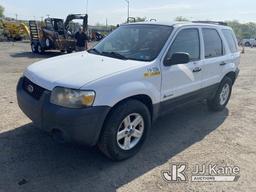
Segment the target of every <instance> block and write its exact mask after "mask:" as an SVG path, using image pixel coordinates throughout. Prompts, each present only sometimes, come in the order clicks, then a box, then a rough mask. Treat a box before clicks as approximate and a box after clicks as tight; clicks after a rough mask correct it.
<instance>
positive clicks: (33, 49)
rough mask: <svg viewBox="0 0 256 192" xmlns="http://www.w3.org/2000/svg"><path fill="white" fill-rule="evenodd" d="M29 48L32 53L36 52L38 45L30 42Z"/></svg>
mask: <svg viewBox="0 0 256 192" xmlns="http://www.w3.org/2000/svg"><path fill="white" fill-rule="evenodd" d="M31 50H32V52H33V53H38V47H37V45H36V44H35V43H31Z"/></svg>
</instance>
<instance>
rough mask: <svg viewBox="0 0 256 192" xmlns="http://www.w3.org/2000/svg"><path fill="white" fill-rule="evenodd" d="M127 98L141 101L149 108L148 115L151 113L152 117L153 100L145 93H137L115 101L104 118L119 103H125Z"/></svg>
mask: <svg viewBox="0 0 256 192" xmlns="http://www.w3.org/2000/svg"><path fill="white" fill-rule="evenodd" d="M128 100H137V101H140V102H141V103H143V104H144V105H145V106H146V107H147V108H148V110H149V112H150V115H151V119H152V118H153V115H154V109H153V102H152V99H151V97H150V96H148V95H146V94H138V95H133V96H130V97H127V98H124V99H122V100H120V101H119V102H117V103H116V104H115V105H114V106H113V107H111V110H110V111H109V112H108V114H107V116H106V118H105V121H106V119H107V118H108V117H109V115H111V112H112V111H113V110H114V109H115V108H116V107H117V106H118V105H120V104H121V103H125V102H126V101H128ZM104 123H105V122H104Z"/></svg>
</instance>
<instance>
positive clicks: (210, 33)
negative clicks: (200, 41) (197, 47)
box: [203, 29, 224, 58]
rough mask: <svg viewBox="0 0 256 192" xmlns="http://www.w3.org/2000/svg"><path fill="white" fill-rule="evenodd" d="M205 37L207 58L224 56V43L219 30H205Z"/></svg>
mask: <svg viewBox="0 0 256 192" xmlns="http://www.w3.org/2000/svg"><path fill="white" fill-rule="evenodd" d="M203 37H204V47H205V58H213V57H219V56H222V55H223V53H224V51H223V43H222V40H221V38H220V35H219V33H218V31H217V30H215V29H203Z"/></svg>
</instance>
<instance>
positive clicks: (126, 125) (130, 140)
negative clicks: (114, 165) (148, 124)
mask: <svg viewBox="0 0 256 192" xmlns="http://www.w3.org/2000/svg"><path fill="white" fill-rule="evenodd" d="M143 132H144V120H143V118H142V116H141V115H140V114H138V113H133V114H130V115H128V116H127V117H126V118H125V119H124V120H123V121H122V123H121V124H120V126H119V129H118V131H117V144H118V146H119V147H120V148H121V149H123V150H130V149H132V148H134V147H135V146H136V145H137V144H138V143H139V141H140V140H141V138H142V136H143Z"/></svg>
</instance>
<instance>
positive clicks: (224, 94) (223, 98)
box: [220, 84, 230, 105]
mask: <svg viewBox="0 0 256 192" xmlns="http://www.w3.org/2000/svg"><path fill="white" fill-rule="evenodd" d="M229 94H230V87H229V85H228V84H225V85H224V86H223V88H222V91H221V93H220V104H221V105H224V104H225V103H226V102H227V100H228V97H229Z"/></svg>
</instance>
